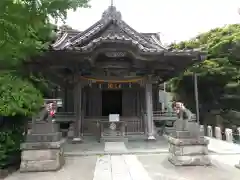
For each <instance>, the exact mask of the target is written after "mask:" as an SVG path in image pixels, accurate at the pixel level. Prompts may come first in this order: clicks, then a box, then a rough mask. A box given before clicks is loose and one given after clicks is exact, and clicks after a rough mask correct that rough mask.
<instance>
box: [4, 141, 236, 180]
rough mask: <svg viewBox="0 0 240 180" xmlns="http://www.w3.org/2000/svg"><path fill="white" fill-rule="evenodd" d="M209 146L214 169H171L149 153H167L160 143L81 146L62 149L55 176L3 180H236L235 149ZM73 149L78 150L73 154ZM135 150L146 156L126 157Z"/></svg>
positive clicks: (15, 176)
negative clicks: (62, 162) (64, 152)
mask: <svg viewBox="0 0 240 180" xmlns="http://www.w3.org/2000/svg"><path fill="white" fill-rule="evenodd" d="M213 142H214V143H215V145H218V146H219V147H218V148H216V147H215V149H218V152H217V153H215V154H211V158H212V162H213V163H214V165H213V166H210V167H175V166H173V165H172V164H171V163H169V162H168V160H167V158H168V153H157V154H154V153H149V152H156V151H163V150H164V149H165V151H167V143H166V142H165V141H163V140H162V141H159V142H155V144H154V143H146V142H141V141H138V142H130V143H128V144H126V145H125V144H124V143H105V144H99V143H96V144H94V143H85V144H82V145H75V146H74V145H73V146H72V147H70V146H68V147H66V150H67V152H68V153H69V155H68V156H66V165H65V166H64V167H63V168H62V169H61V170H60V171H58V172H45V173H24V174H21V173H19V172H16V173H14V174H13V175H11V176H9V177H7V178H5V179H4V180H239V179H240V170H239V169H236V168H235V167H234V165H235V164H237V163H238V161H239V160H240V154H238V151H236V149H237V148H238V147H236V148H235V149H234V150H233V151H230V146H231V144H229V147H228V148H227V150H226V152H227V153H224V149H226V147H225V148H224V147H223V146H221V142H218V141H214V140H213ZM210 144H211V143H210ZM212 145H213V144H212ZM210 147H211V146H210ZM221 147H222V148H221ZM67 148H68V149H67ZM71 148H73V149H71ZM77 148H80V149H78V151H77ZM137 150H138V152H140V151H146V152H147V153H145V154H143V153H135V154H129V153H128V152H134V151H137ZM79 151H80V152H81V151H84V152H85V153H86V154H87V153H88V152H91V153H92V154H88V155H91V156H82V155H83V154H79V155H80V156H74V157H73V156H71V155H70V154H71V153H73V152H74V154H75V155H76V153H78V152H79ZM95 152H104V153H106V154H107V153H113V154H114V152H122V154H123V155H117V154H116V155H94V153H95ZM163 152H164V151H163ZM231 152H232V153H231ZM221 153H222V154H221ZM239 153H240V152H239ZM72 155H73V154H72ZM77 155H78V154H77Z"/></svg>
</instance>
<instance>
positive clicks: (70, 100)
mask: <svg viewBox="0 0 240 180" xmlns="http://www.w3.org/2000/svg"><path fill="white" fill-rule="evenodd" d="M76 23H77V22H76ZM202 57H203V56H202V53H201V52H199V51H194V50H186V51H176V50H174V51H173V50H171V49H168V48H166V47H164V46H163V45H162V44H161V40H160V37H159V34H158V33H139V32H137V31H136V30H134V29H133V28H132V27H131V26H129V25H128V24H126V23H125V22H124V21H123V20H122V17H121V13H120V12H118V11H117V10H116V8H115V7H114V6H110V7H108V9H107V10H106V11H105V12H103V14H102V18H101V19H100V20H99V21H97V22H96V23H95V24H93V25H92V26H91V27H89V28H88V29H86V30H85V31H82V32H80V31H77V30H73V29H71V28H65V29H61V30H60V32H59V34H58V38H57V39H56V41H55V42H54V43H53V44H52V45H51V48H50V49H49V51H48V52H46V53H44V55H42V56H41V57H38V58H36V59H35V60H34V61H33V62H32V63H31V66H32V69H35V68H36V69H41V71H42V72H43V74H44V75H45V76H46V78H48V79H50V80H51V81H52V82H54V83H55V84H56V85H57V86H56V87H58V88H56V93H55V98H60V99H62V101H63V107H62V108H60V110H59V121H62V122H68V123H70V124H72V126H71V127H72V128H73V132H74V140H76V141H78V140H79V141H80V140H81V139H82V138H83V137H84V136H86V135H96V134H97V133H100V136H103V134H104V133H105V134H108V135H109V133H108V129H111V130H116V129H118V128H119V129H120V130H119V131H120V134H121V135H124V136H125V135H130V134H143V135H146V138H148V139H154V125H153V114H154V112H155V111H160V110H161V104H160V102H159V84H162V83H163V82H165V81H167V80H169V79H170V78H172V77H175V76H177V75H178V74H179V73H181V72H183V71H184V70H185V69H186V68H187V67H189V66H191V65H192V64H193V63H195V62H197V61H198V62H199V61H201V60H203V59H202ZM109 115H118V116H116V117H115V118H118V117H119V119H118V120H116V122H109ZM57 117H58V116H57ZM60 117H65V118H60ZM60 119H61V120H60ZM57 120H58V119H57ZM113 121H114V120H113ZM99 130H100V131H99ZM110 134H111V133H110ZM116 134H118V133H116Z"/></svg>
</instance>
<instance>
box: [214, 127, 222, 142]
mask: <svg viewBox="0 0 240 180" xmlns="http://www.w3.org/2000/svg"><path fill="white" fill-rule="evenodd" d="M215 137H216V139H220V140H222V131H221V128H220V127H215Z"/></svg>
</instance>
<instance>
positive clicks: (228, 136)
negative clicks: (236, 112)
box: [225, 128, 233, 142]
mask: <svg viewBox="0 0 240 180" xmlns="http://www.w3.org/2000/svg"><path fill="white" fill-rule="evenodd" d="M225 135H226V141H228V142H233V132H232V129H229V128H226V129H225Z"/></svg>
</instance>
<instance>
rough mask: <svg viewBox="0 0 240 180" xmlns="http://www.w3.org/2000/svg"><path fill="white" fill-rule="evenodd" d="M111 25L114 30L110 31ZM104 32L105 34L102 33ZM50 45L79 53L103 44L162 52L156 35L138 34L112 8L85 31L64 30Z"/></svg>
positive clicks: (162, 49)
mask: <svg viewBox="0 0 240 180" xmlns="http://www.w3.org/2000/svg"><path fill="white" fill-rule="evenodd" d="M111 25H114V26H115V29H112V30H110V29H109V27H110V26H111ZM103 32H105V33H103ZM60 36H61V37H59V38H58V39H57V40H56V42H55V43H54V44H53V45H52V47H53V49H55V50H62V49H76V50H80V51H90V50H93V49H94V48H95V47H96V46H97V45H99V44H101V43H105V42H124V43H129V44H131V45H134V46H136V47H138V48H139V50H140V51H142V52H160V53H161V52H163V51H164V50H166V48H165V47H163V46H162V44H161V42H160V40H159V38H158V35H157V34H156V33H138V32H137V31H135V30H134V29H133V28H131V27H130V26H129V25H128V24H126V23H125V22H124V21H123V20H122V19H121V14H120V12H118V11H117V10H116V8H115V7H114V6H110V7H109V8H108V9H107V10H106V11H105V12H104V13H103V15H102V19H101V20H99V21H98V22H96V23H95V24H94V25H92V26H91V27H89V28H88V29H87V30H85V31H82V32H80V31H76V30H73V29H65V30H63V31H62V33H60Z"/></svg>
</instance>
